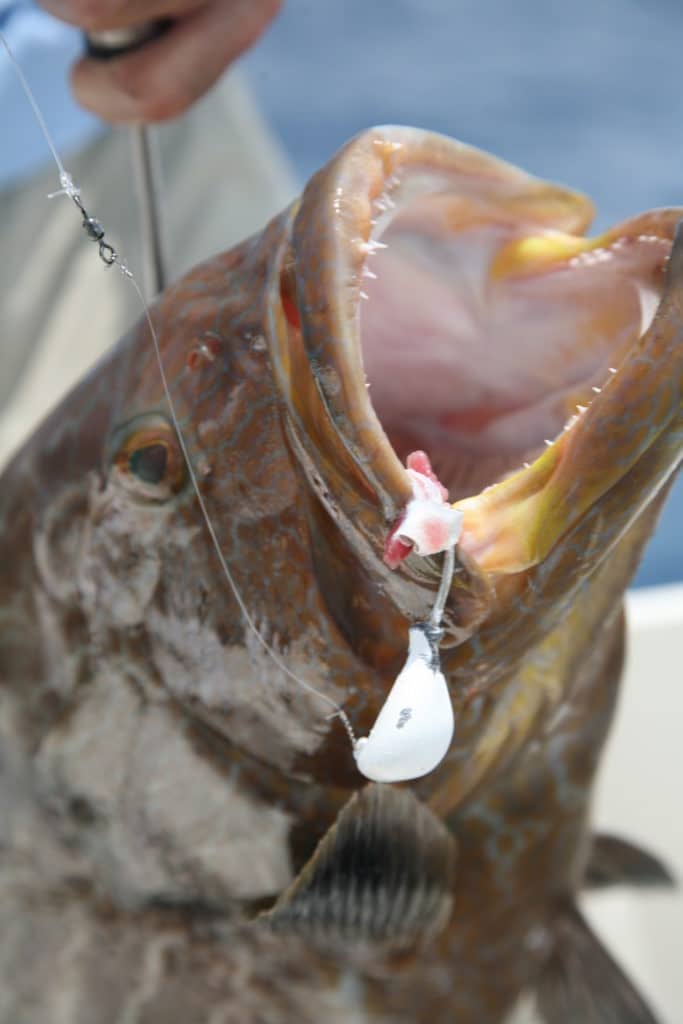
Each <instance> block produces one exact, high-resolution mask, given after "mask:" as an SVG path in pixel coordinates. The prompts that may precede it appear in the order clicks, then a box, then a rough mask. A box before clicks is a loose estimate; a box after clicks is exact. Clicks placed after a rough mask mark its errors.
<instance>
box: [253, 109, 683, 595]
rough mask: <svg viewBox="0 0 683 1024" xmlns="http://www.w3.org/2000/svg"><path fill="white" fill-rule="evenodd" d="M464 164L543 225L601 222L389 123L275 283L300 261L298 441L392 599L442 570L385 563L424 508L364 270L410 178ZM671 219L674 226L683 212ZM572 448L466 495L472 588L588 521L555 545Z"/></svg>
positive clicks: (284, 331)
mask: <svg viewBox="0 0 683 1024" xmlns="http://www.w3.org/2000/svg"><path fill="white" fill-rule="evenodd" d="M463 167H464V168H465V170H468V169H469V171H470V172H471V173H472V174H475V173H476V174H479V175H481V176H482V180H484V182H485V184H486V187H488V188H492V189H495V188H499V189H500V191H501V194H504V196H505V202H507V203H518V204H520V209H523V211H524V213H525V215H527V216H528V213H529V209H532V211H533V209H534V204H536V206H537V207H538V210H539V211H540V212H539V213H538V223H539V224H542V223H545V224H549V225H551V226H552V227H553V228H557V229H558V230H562V231H569V232H570V233H576V234H583V232H584V231H585V229H586V228H587V227H588V225H589V223H590V220H591V218H592V214H593V208H592V205H591V204H590V202H589V201H588V200H587V199H585V198H584V197H582V196H580V195H577V194H576V193H573V192H570V191H569V190H567V189H564V188H561V187H559V186H553V185H549V184H547V183H545V182H542V181H540V180H539V179H536V178H534V177H532V176H531V175H528V174H526V173H525V172H524V171H521V170H519V169H517V168H515V167H513V166H512V165H509V164H506V163H504V162H503V161H499V160H497V159H496V158H494V157H491V156H488V155H487V154H484V153H481V152H480V151H478V150H476V149H473V148H471V147H468V146H465V145H463V144H461V143H457V142H454V141H453V140H450V139H447V138H445V137H442V136H438V135H435V134H433V133H429V132H421V131H418V130H416V129H407V128H395V127H389V128H378V129H373V130H372V131H370V132H366V133H364V134H363V135H361V136H360V137H358V138H357V139H355V140H352V142H351V143H349V144H348V145H347V146H346V147H345V148H344V149H343V150H342V151H341V152H340V154H339V155H338V156H337V157H336V158H335V160H333V161H332V163H331V164H330V165H328V166H327V167H326V168H325V169H323V170H322V171H321V172H319V174H318V175H316V176H315V177H314V178H313V179H312V181H311V183H310V184H309V186H308V187H307V189H306V191H305V193H304V196H303V198H302V201H301V203H300V204H299V205H297V206H296V207H295V208H293V210H292V214H291V233H290V239H289V241H288V243H287V244H286V246H284V247H283V250H282V252H281V254H280V261H279V271H280V282H279V283H278V284H277V285H274V288H275V287H279V286H280V283H281V280H282V275H283V274H285V275H286V273H287V267H290V268H291V273H292V281H291V285H292V288H293V299H294V301H295V304H296V308H297V310H298V311H299V314H300V318H301V324H300V336H299V337H298V338H297V339H296V340H295V341H294V342H292V338H291V333H292V332H291V329H289V328H288V325H287V324H285V323H284V322H283V318H282V316H281V315H280V316H279V321H280V322H278V323H276V324H275V325H274V327H275V330H274V334H275V335H276V336H279V337H280V339H282V338H283V337H284V338H285V339H286V340H285V341H282V340H281V341H280V344H279V348H280V350H281V353H282V351H284V350H286V355H285V356H284V358H281V359H280V370H281V374H280V377H281V382H282V385H283V387H282V390H283V392H284V393H285V395H286V401H287V405H288V413H289V416H288V417H287V427H288V430H289V432H290V435H291V438H292V440H293V444H294V446H295V447H296V446H297V445H298V446H299V448H300V449H302V450H304V451H308V453H309V455H310V456H311V460H313V456H314V454H315V451H314V449H315V447H316V446H317V449H318V451H320V450H321V449H324V450H325V453H326V458H325V459H323V464H322V467H318V468H317V469H316V468H310V467H309V469H310V472H309V473H308V475H309V479H314V484H315V489H316V490H317V491H318V494H319V497H320V498H321V500H322V501H323V504H325V506H326V507H327V509H328V512H329V513H330V515H331V516H332V517H333V518H334V519H335V520H336V521H337V523H338V524H339V526H340V528H341V529H342V530H343V531H345V532H346V534H347V536H348V539H349V541H350V543H351V544H352V546H353V547H354V549H355V550H356V551H359V549H361V548H362V552H361V556H362V558H363V559H364V561H365V562H366V564H367V563H368V561H370V562H371V563H372V565H373V569H374V570H375V572H376V573H378V574H379V575H380V577H381V579H382V584H383V585H384V586H386V587H387V588H388V590H389V591H391V590H392V588H393V592H394V593H395V594H396V595H397V594H398V590H397V588H396V587H395V585H394V582H393V579H394V576H395V575H396V576H403V577H408V578H410V579H412V580H413V582H417V583H419V584H420V586H421V587H424V584H425V583H427V584H428V585H429V587H430V590H431V589H433V587H434V586H435V585H436V580H437V577H438V571H437V566H436V563H435V561H434V559H426V560H423V559H419V558H418V557H417V556H410V557H409V558H408V559H406V561H405V562H404V563H403V565H402V566H401V568H400V569H399V570H398V573H396V574H394V573H392V572H387V570H386V568H385V567H384V566H382V564H381V562H380V557H381V551H382V547H383V543H384V540H385V537H386V533H387V531H388V529H389V528H390V526H391V525H392V523H393V522H394V521H395V520H396V518H397V517H398V515H399V514H400V512H401V511H402V509H403V508H404V507H405V505H406V504H407V502H408V501H409V500H410V497H411V488H410V481H409V478H408V476H407V474H406V472H405V469H404V467H403V465H402V464H401V462H400V461H399V459H398V457H397V455H396V453H395V451H394V449H393V447H392V445H391V443H390V441H389V439H388V437H387V435H386V433H385V431H384V429H383V427H382V424H381V423H380V421H379V419H378V417H377V415H376V413H375V410H374V408H373V405H372V402H371V400H370V397H369V395H368V393H367V389H366V382H365V374H364V368H363V356H362V351H361V342H360V326H359V311H360V308H361V302H362V295H361V292H362V274H363V269H364V267H365V266H366V262H367V259H368V256H369V255H370V253H371V252H372V247H373V245H375V244H376V240H377V237H378V235H379V234H381V232H382V230H384V228H385V227H386V225H387V223H388V221H389V220H390V218H391V216H392V210H391V206H392V203H393V201H394V196H395V195H396V193H397V191H398V189H399V188H400V187H401V185H402V183H403V181H404V180H406V179H407V180H411V179H410V176H411V175H414V176H415V177H416V178H417V179H418V184H417V186H415V185H414V182H413V185H412V187H417V188H419V187H420V181H419V176H420V174H424V175H426V176H427V177H428V180H425V182H423V183H422V187H423V188H424V190H425V193H428V192H429V191H436V190H438V189H439V188H443V189H446V190H447V189H449V188H450V189H451V190H453V181H452V175H453V173H454V172H456V171H457V172H458V173H460V174H462V173H463ZM664 213H665V214H668V215H669V221H668V223H669V224H670V223H671V211H664ZM650 216H655V214H653V215H650ZM544 218H545V219H544ZM665 219H666V218H665ZM532 220H533V215H532ZM276 276H277V275H276ZM277 298H278V296H277V295H273V299H274V301H273V303H271V304H270V305H271V307H272V308H273V309H275V310H278V308H279V304H278V302H277ZM275 320H278V314H277V313H276V314H275ZM276 348H277V345H276ZM275 362H276V364H277V362H278V361H277V358H276V360H275ZM285 364H286V366H285ZM293 379H296V389H295V388H294V387H293V386H292V381H293ZM622 380H623V378H622ZM615 387H616V385H614V384H612V385H611V387H608V388H607V389H606V392H607V396H606V398H603V396H599V397H600V401H596V402H595V403H594V406H593V408H592V409H591V411H590V415H589V416H588V417H587V418H585V420H584V421H582V423H581V424H580V425H579V426H578V428H577V429H576V431H575V433H574V434H573V435H572V437H573V438H575V439H576V442H575V446H578V447H583V446H584V444H585V443H586V442H589V441H590V434H591V431H592V430H593V429H594V424H593V419H594V418H595V417H596V416H597V410H598V409H599V408H601V407H604V405H605V404H607V402H608V399H609V397H610V392H611V391H613V390H614V388H615ZM588 428H590V430H589V429H588ZM311 430H313V433H314V438H313V440H311V438H310V432H311ZM567 447H568V443H567V439H566V438H565V439H562V438H559V439H558V440H557V441H556V442H555V443H554V444H553V445H551V446H550V447H549V449H548V451H547V452H546V453H544V454H543V455H542V456H540V457H539V458H538V459H537V460H536V461H535V462H534V463H533V464H532V468H531V470H520V472H519V473H518V474H514V480H515V482H514V484H513V483H509V482H508V480H505V481H503V482H502V483H500V484H496V485H494V486H493V487H492V488H490V489H487V490H486V491H485V492H482V493H480V494H478V495H473V496H472V497H471V498H469V499H466V500H465V501H462V502H461V501H458V503H457V504H458V507H462V508H463V509H464V510H465V516H466V518H465V529H464V531H463V538H462V540H461V543H460V545H459V548H458V566H457V573H456V579H459V582H460V583H461V584H464V588H465V589H468V588H469V589H472V588H476V587H479V590H480V593H481V591H482V588H484V582H483V581H484V580H485V578H486V577H487V576H490V575H491V574H493V575H494V576H495V575H496V574H499V573H501V572H502V573H506V574H511V573H519V572H522V571H523V570H525V569H527V568H529V567H531V566H533V565H535V564H537V563H538V562H539V561H541V560H542V559H543V558H544V557H545V555H546V554H547V552H548V551H549V550H550V548H551V547H552V545H553V544H554V543H556V541H557V539H558V537H559V536H560V535H562V534H563V533H564V532H566V530H568V529H569V528H570V526H571V525H572V521H575V519H574V520H572V518H571V516H566V517H565V519H564V521H563V522H561V523H559V524H558V525H556V528H555V529H554V533H553V532H552V531H550V533H552V536H549V539H548V537H545V538H544V537H543V536H541V535H542V534H543V531H544V522H543V520H544V507H545V520H546V525H547V522H548V521H549V520H550V518H552V517H549V516H548V514H547V504H548V502H549V501H550V500H551V498H552V488H550V489H548V488H547V487H546V484H548V483H549V481H551V480H552V479H553V478H554V471H555V469H556V468H557V466H558V465H559V464H561V463H562V461H563V458H564V456H565V454H566V449H567ZM560 456H562V458H561V457H560ZM300 461H301V460H300ZM304 461H305V460H304ZM510 479H513V478H510ZM520 485H521V491H520V490H519V486H520ZM515 488H518V489H517V490H515ZM529 491H532V492H534V493H535V494H536V495H538V496H540V497H539V500H538V501H537V503H536V505H535V507H534V517H535V518H534V522H533V523H532V522H530V521H529V522H527V524H526V525H525V527H524V530H520V529H518V530H517V534H516V536H515V543H516V549H515V550H514V551H513V552H512V553H510V552H509V551H508V550H506V549H503V548H501V547H500V545H498V547H497V546H496V544H497V541H496V536H495V535H496V534H497V533H499V532H501V531H500V529H499V526H500V525H501V510H502V512H503V515H502V532H505V530H509V529H510V521H511V520H513V519H514V516H515V512H516V509H517V506H518V505H520V502H521V501H522V500H523V499H527V498H528V496H529V495H528V493H527V492H529ZM549 495H550V497H549ZM541 498H542V500H541ZM543 502H545V503H546V504H545V506H544V505H543ZM496 503H497V504H496ZM482 524H483V525H484V529H482ZM487 531H488V533H487ZM546 534H548V531H547V530H546Z"/></svg>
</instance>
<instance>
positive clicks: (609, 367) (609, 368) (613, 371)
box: [607, 366, 617, 373]
mask: <svg viewBox="0 0 683 1024" xmlns="http://www.w3.org/2000/svg"><path fill="white" fill-rule="evenodd" d="M607 369H608V370H609V372H610V373H616V372H617V368H616V366H608V367H607Z"/></svg>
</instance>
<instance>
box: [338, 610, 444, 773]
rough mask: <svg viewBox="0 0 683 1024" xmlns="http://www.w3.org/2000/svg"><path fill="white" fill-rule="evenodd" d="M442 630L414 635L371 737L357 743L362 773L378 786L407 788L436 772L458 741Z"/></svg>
mask: <svg viewBox="0 0 683 1024" xmlns="http://www.w3.org/2000/svg"><path fill="white" fill-rule="evenodd" d="M441 633H442V630H441V629H440V627H439V626H435V625H433V624H432V623H431V622H421V623H419V624H418V625H416V626H411V627H410V630H409V645H408V657H407V659H406V663H405V665H404V666H403V668H402V670H401V672H400V674H399V675H398V677H397V679H396V682H395V683H394V685H393V686H392V688H391V691H390V693H389V696H388V697H387V699H386V701H385V702H384V704H383V706H382V709H381V711H380V713H379V715H378V716H377V720H376V721H375V724H374V725H373V727H372V729H371V730H370V735H369V736H367V737H363V738H361V739H359V740H357V741H356V745H355V747H354V757H355V759H356V764H357V766H358V770H359V772H360V773H361V774H362V775H364V776H365V777H366V779H371V780H372V781H373V782H404V781H406V780H408V779H418V778H420V776H421V775H427V774H428V773H429V772H431V771H433V770H434V768H436V766H437V765H438V764H439V762H440V761H442V760H443V758H444V757H445V755H446V752H447V751H448V748H449V746H450V744H451V739H452V737H453V726H454V723H453V707H452V705H451V698H450V694H449V693H448V687H447V685H446V680H445V678H444V675H443V672H442V671H441V668H440V664H439V646H438V645H439V640H440V638H441Z"/></svg>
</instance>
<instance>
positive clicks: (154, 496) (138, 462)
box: [110, 414, 186, 501]
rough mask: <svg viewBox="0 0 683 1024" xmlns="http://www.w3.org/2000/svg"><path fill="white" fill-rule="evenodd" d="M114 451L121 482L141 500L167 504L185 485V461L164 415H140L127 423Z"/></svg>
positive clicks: (114, 466) (114, 442)
mask: <svg viewBox="0 0 683 1024" xmlns="http://www.w3.org/2000/svg"><path fill="white" fill-rule="evenodd" d="M110 450H111V459H110V465H111V466H112V469H113V470H114V472H115V474H116V479H117V481H118V482H120V483H121V484H122V485H123V487H125V489H126V490H128V491H130V492H132V493H133V494H135V495H137V496H138V497H140V498H147V499H150V500H152V501H166V500H167V499H169V498H171V497H172V496H173V495H174V494H177V493H178V491H179V490H180V489H181V487H182V486H183V484H184V483H185V478H186V471H185V460H184V459H183V454H182V451H181V449H180V445H179V444H178V439H177V436H176V433H175V431H174V429H173V427H172V426H171V424H170V423H169V422H168V420H166V419H165V418H164V417H163V416H160V415H158V414H150V415H145V416H136V417H135V419H133V420H130V421H129V422H128V423H125V424H123V426H121V427H119V428H118V429H117V430H116V431H115V432H114V435H113V437H112V441H111V446H110Z"/></svg>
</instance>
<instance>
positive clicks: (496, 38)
mask: <svg viewBox="0 0 683 1024" xmlns="http://www.w3.org/2000/svg"><path fill="white" fill-rule="evenodd" d="M682 55H683V4H681V3H680V2H678V0H676V2H674V0H668V2H667V0H572V2H571V3H567V2H566V0H562V2H557V0H337V2H335V3H330V2H327V3H321V2H320V0H288V2H286V3H285V8H284V10H283V13H282V14H281V15H280V17H279V18H278V20H277V22H276V23H275V24H274V26H273V27H272V29H271V30H270V32H269V33H268V35H267V36H266V37H265V38H264V39H263V40H262V41H261V42H260V43H259V44H258V46H257V47H256V48H255V49H254V50H253V51H252V52H251V54H250V55H249V56H248V57H247V58H246V59H245V61H244V62H243V64H244V67H245V68H246V69H247V72H248V74H249V77H250V80H251V83H252V85H253V87H254V89H255V91H256V93H257V95H258V97H259V99H260V101H261V104H262V106H263V108H264V110H265V112H266V114H267V116H268V117H269V119H270V121H271V124H272V125H273V127H274V128H275V130H276V132H277V133H278V134H279V135H280V137H281V139H282V141H283V143H284V145H285V147H286V149H287V150H288V152H289V154H290V156H291V158H292V160H293V162H294V164H295V167H296V168H297V170H298V172H299V174H300V176H301V178H302V180H304V179H305V178H307V177H308V176H309V175H310V174H311V173H312V172H313V171H314V170H315V169H316V168H317V167H319V166H320V165H321V164H323V163H325V162H326V160H327V159H328V158H329V157H330V155H331V154H332V153H333V152H334V151H335V150H336V149H337V148H338V147H339V146H340V145H342V143H344V142H346V141H347V139H349V138H350V137H351V136H352V135H354V134H355V133H356V132H358V131H361V130H362V129H364V128H367V127H368V126H370V125H372V124H386V123H392V122H393V123H402V124H413V125H418V126H420V127H424V128H432V129H435V130H437V131H441V132H445V133H446V134H448V135H452V136H455V137H457V138H460V139H463V140H464V141H466V142H470V143H473V144H474V145H477V146H481V147H483V148H484V149H487V150H490V151H492V152H493V153H495V154H497V155H498V156H502V157H505V158H506V159H508V160H511V161H513V162H514V163H518V164H520V165H521V166H522V167H524V168H525V169H526V170H529V171H532V172H533V173H535V174H538V175H540V176H541V177H545V178H549V179H552V180H555V181H559V182H563V183H565V184H568V185H571V186H572V187H574V188H578V189H581V190H583V191H585V192H587V193H588V194H589V195H590V196H591V197H592V198H593V200H594V201H595V202H596V204H597V207H598V218H597V220H596V226H597V227H598V228H601V227H605V226H607V225H609V224H613V223H615V222H616V221H619V220H621V219H624V218H626V217H629V216H631V215H633V214H634V213H637V212H639V211H641V210H646V209H650V208H652V207H654V206H666V205H683V59H682ZM681 517H683V481H679V482H678V484H677V486H676V487H675V489H674V493H673V495H672V497H671V498H670V499H669V502H668V505H667V507H666V510H665V512H664V515H663V517H662V520H661V523H660V526H659V529H658V531H657V533H656V535H655V537H654V538H653V540H652V542H651V544H650V547H649V550H648V553H647V557H646V559H645V562H644V564H643V566H642V568H641V570H640V573H639V575H638V578H637V583H639V584H641V585H642V584H650V583H662V582H670V581H674V580H680V579H683V537H682V536H681V531H680V529H679V523H680V521H681Z"/></svg>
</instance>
